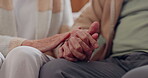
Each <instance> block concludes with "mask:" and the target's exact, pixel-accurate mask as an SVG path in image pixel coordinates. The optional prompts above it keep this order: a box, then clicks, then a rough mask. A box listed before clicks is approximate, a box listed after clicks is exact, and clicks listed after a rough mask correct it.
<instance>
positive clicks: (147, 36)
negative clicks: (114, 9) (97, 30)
mask: <svg viewBox="0 0 148 78" xmlns="http://www.w3.org/2000/svg"><path fill="white" fill-rule="evenodd" d="M112 51H113V56H119V55H123V54H128V53H131V52H148V0H125V1H124V4H123V8H122V11H121V15H120V17H119V21H118V25H117V29H116V34H115V38H114V41H113V48H112Z"/></svg>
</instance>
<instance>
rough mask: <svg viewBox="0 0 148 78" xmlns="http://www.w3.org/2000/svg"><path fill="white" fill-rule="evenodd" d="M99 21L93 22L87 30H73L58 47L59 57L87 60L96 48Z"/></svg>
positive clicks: (70, 59)
mask: <svg viewBox="0 0 148 78" xmlns="http://www.w3.org/2000/svg"><path fill="white" fill-rule="evenodd" d="M98 31H99V23H98V22H94V23H93V24H92V25H91V26H90V28H89V30H88V31H86V30H81V29H78V30H75V31H73V32H72V33H71V37H70V38H69V39H68V40H67V41H66V42H65V43H64V44H63V45H62V46H61V47H60V48H59V55H58V57H59V58H65V59H67V60H69V61H77V60H89V58H90V57H91V55H92V51H93V50H94V49H96V48H98V43H97V41H96V40H97V38H98V33H97V32H98Z"/></svg>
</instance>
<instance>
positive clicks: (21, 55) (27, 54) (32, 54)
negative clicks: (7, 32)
mask: <svg viewBox="0 0 148 78" xmlns="http://www.w3.org/2000/svg"><path fill="white" fill-rule="evenodd" d="M41 55H42V53H41V52H40V51H39V50H37V49H35V48H33V47H29V46H20V47H16V48H14V49H13V50H11V51H10V52H9V54H8V55H7V57H6V59H15V60H21V59H22V60H25V59H29V60H30V59H31V58H38V57H40V56H41Z"/></svg>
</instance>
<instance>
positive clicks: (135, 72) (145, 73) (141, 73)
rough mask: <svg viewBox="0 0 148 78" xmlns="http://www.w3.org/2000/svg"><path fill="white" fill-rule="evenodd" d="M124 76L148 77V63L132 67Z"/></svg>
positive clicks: (127, 77)
mask: <svg viewBox="0 0 148 78" xmlns="http://www.w3.org/2000/svg"><path fill="white" fill-rule="evenodd" d="M122 78H148V65H145V66H141V67H138V68H135V69H132V70H130V71H129V72H127V73H126V74H125V75H124V76H123V77H122Z"/></svg>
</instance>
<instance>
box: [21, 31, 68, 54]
mask: <svg viewBox="0 0 148 78" xmlns="http://www.w3.org/2000/svg"><path fill="white" fill-rule="evenodd" d="M69 36H70V33H64V34H56V35H54V36H51V37H48V38H44V39H40V40H25V41H24V42H23V43H22V46H31V47H34V48H37V49H38V50H40V51H41V52H43V53H44V52H48V51H51V50H53V49H54V48H56V47H57V46H58V45H59V44H60V43H62V42H64V41H65V40H66V39H67V38H69Z"/></svg>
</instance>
